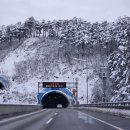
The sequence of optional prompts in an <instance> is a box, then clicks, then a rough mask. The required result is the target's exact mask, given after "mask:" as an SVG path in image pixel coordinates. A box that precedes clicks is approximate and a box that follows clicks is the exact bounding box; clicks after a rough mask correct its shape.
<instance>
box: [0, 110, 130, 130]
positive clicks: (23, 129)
mask: <svg viewBox="0 0 130 130" xmlns="http://www.w3.org/2000/svg"><path fill="white" fill-rule="evenodd" d="M0 130H130V118H124V117H118V116H113V115H108V114H104V113H98V112H92V111H87V110H82V109H77V110H76V109H72V108H67V109H43V110H41V111H38V112H33V113H29V114H24V115H20V116H17V117H12V118H8V119H3V120H1V121H0Z"/></svg>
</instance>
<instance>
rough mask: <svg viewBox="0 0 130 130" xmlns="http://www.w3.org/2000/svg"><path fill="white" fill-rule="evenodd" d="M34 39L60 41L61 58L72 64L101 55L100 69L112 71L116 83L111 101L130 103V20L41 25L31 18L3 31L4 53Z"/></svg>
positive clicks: (0, 37)
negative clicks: (73, 61) (75, 61)
mask: <svg viewBox="0 0 130 130" xmlns="http://www.w3.org/2000/svg"><path fill="white" fill-rule="evenodd" d="M30 37H44V38H45V39H51V40H55V41H58V42H59V44H60V46H59V52H58V56H59V57H60V58H62V59H66V60H67V62H68V63H69V64H71V61H72V59H73V58H78V59H93V57H95V60H96V59H97V55H98V54H99V55H100V56H99V59H97V60H99V61H100V62H98V63H99V66H107V67H108V69H109V76H110V78H111V80H112V81H113V86H114V96H113V98H112V99H111V101H128V100H130V17H122V18H121V17H119V18H118V19H117V21H116V22H107V21H103V22H101V23H99V22H95V23H91V22H88V21H85V20H83V19H81V18H76V17H74V18H73V19H70V20H53V21H46V20H42V21H38V20H36V19H35V18H34V17H30V18H28V19H27V20H26V21H25V22H24V23H21V22H18V23H16V24H15V25H8V26H4V25H2V26H1V27H0V51H2V50H6V49H8V48H10V47H12V48H16V46H17V44H18V45H20V44H21V43H22V42H21V41H23V40H25V39H27V38H30ZM61 53H62V54H61ZM89 61H90V60H89ZM89 61H88V62H89ZM91 62H92V64H93V61H91ZM96 65H97V62H96Z"/></svg>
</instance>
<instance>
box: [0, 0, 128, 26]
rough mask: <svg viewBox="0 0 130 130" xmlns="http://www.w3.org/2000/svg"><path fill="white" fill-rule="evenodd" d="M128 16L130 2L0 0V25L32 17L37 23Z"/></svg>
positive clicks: (91, 20) (119, 0)
mask: <svg viewBox="0 0 130 130" xmlns="http://www.w3.org/2000/svg"><path fill="white" fill-rule="evenodd" d="M124 15H126V16H130V0H0V25H3V24H4V25H7V24H15V23H17V22H18V21H22V22H23V21H25V20H26V19H27V18H28V17H30V16H34V18H36V19H38V20H42V19H47V20H53V19H71V18H73V17H74V16H76V17H80V18H83V19H84V20H87V21H90V22H95V21H103V20H108V21H115V20H116V19H117V17H119V16H124Z"/></svg>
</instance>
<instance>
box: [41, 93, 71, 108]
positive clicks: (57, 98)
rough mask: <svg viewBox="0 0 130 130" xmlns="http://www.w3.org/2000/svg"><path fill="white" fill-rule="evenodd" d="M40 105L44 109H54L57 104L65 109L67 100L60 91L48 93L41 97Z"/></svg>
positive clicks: (67, 103)
mask: <svg viewBox="0 0 130 130" xmlns="http://www.w3.org/2000/svg"><path fill="white" fill-rule="evenodd" d="M41 104H42V105H43V107H44V108H56V107H57V105H58V104H61V105H62V107H64V108H66V107H68V106H69V100H68V97H67V96H66V95H65V94H64V93H63V92H61V91H49V92H47V93H46V94H44V95H43V97H42V100H41Z"/></svg>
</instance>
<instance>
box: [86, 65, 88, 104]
mask: <svg viewBox="0 0 130 130" xmlns="http://www.w3.org/2000/svg"><path fill="white" fill-rule="evenodd" d="M86 67H87V66H86ZM86 70H87V68H86ZM86 87H87V104H88V70H87V72H86Z"/></svg>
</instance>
